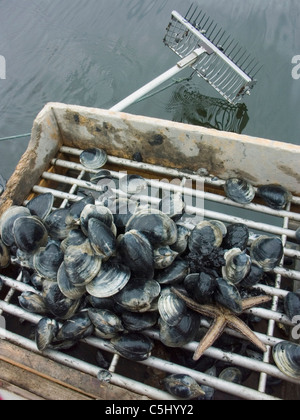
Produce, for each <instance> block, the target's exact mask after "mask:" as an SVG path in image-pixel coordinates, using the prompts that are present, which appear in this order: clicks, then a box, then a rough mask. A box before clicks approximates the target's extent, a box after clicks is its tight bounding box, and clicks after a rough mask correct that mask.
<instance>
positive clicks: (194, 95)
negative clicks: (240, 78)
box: [167, 85, 249, 134]
mask: <svg viewBox="0 0 300 420" xmlns="http://www.w3.org/2000/svg"><path fill="white" fill-rule="evenodd" d="M167 110H168V111H169V112H172V113H173V121H178V122H183V123H188V124H193V125H201V126H203V127H206V128H215V129H217V130H222V131H231V132H234V133H238V134H241V133H242V132H243V130H244V129H245V128H246V126H247V124H248V121H249V115H248V110H247V107H246V105H245V104H238V105H231V104H229V103H228V102H227V101H225V100H224V99H219V98H211V97H209V96H205V95H202V94H201V93H200V92H199V90H198V91H197V88H196V87H195V86H191V85H184V86H180V87H179V88H178V89H176V91H175V92H174V93H173V95H172V98H171V100H170V103H169V105H168V107H167Z"/></svg>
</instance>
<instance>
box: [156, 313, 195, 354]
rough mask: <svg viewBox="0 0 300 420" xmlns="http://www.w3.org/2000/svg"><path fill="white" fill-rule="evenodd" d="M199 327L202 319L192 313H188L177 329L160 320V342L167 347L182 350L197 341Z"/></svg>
mask: <svg viewBox="0 0 300 420" xmlns="http://www.w3.org/2000/svg"><path fill="white" fill-rule="evenodd" d="M199 326H200V318H199V317H198V316H197V314H196V313H194V312H191V311H187V314H186V315H185V316H184V317H183V318H182V320H181V321H180V322H179V323H178V324H177V325H176V326H175V327H170V325H168V324H167V323H166V322H164V321H163V320H162V319H160V320H159V338H160V341H161V342H162V343H163V344H164V345H165V346H167V347H171V348H181V347H183V346H185V345H186V344H189V343H191V342H192V341H194V340H195V338H196V334H197V332H198V330H199Z"/></svg>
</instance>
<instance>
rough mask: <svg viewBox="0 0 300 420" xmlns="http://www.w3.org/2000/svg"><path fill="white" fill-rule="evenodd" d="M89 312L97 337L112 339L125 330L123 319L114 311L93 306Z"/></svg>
mask: <svg viewBox="0 0 300 420" xmlns="http://www.w3.org/2000/svg"><path fill="white" fill-rule="evenodd" d="M88 314H89V317H90V319H91V321H92V323H93V325H94V327H95V335H96V337H99V338H103V339H104V340H111V339H112V338H116V337H118V335H119V334H120V333H122V332H124V327H123V324H122V321H121V319H120V318H119V317H118V316H117V315H115V314H114V313H113V312H111V311H108V310H106V309H95V308H91V309H89V310H88Z"/></svg>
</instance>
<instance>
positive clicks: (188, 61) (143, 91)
mask: <svg viewBox="0 0 300 420" xmlns="http://www.w3.org/2000/svg"><path fill="white" fill-rule="evenodd" d="M204 53H207V51H206V50H205V49H204V48H202V47H201V48H197V49H196V50H195V51H193V52H192V53H191V54H190V55H188V56H187V57H185V58H184V59H183V60H181V61H179V62H178V63H177V64H176V65H175V66H174V67H172V68H171V69H170V70H167V71H166V72H165V73H163V74H161V75H160V76H158V77H157V78H156V79H154V80H152V81H151V82H149V83H148V84H146V85H145V86H143V87H141V88H140V89H139V90H137V91H136V92H134V93H132V94H131V95H130V96H128V97H127V98H125V99H123V100H122V101H121V102H119V103H118V104H116V105H115V106H113V107H112V108H110V110H111V111H123V110H124V109H125V108H128V107H129V106H130V105H132V104H134V103H135V102H136V101H137V100H139V99H140V98H142V97H143V96H145V95H147V94H148V93H149V92H151V91H152V90H153V89H155V88H157V87H158V86H160V85H161V84H162V83H164V82H166V81H168V80H169V79H171V78H172V77H173V76H175V75H176V74H178V73H180V72H181V71H182V70H184V69H186V68H187V67H189V66H192V65H193V64H194V63H195V62H196V61H197V60H198V59H199V57H200V56H201V55H202V54H204Z"/></svg>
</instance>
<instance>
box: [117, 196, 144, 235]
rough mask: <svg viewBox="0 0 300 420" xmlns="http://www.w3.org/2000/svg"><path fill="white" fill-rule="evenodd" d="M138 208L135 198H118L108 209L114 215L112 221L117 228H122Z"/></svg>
mask: <svg viewBox="0 0 300 420" xmlns="http://www.w3.org/2000/svg"><path fill="white" fill-rule="evenodd" d="M137 208H138V203H137V201H136V200H130V199H128V198H118V199H117V200H115V201H114V202H113V203H112V205H111V207H110V209H111V211H112V213H113V215H114V222H115V225H116V226H117V227H118V228H121V229H124V228H125V226H126V225H127V223H128V221H129V220H130V219H131V217H132V216H133V215H134V214H135V212H136V211H137Z"/></svg>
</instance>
